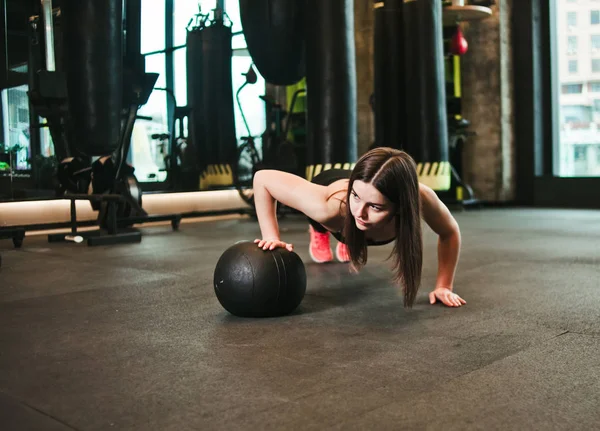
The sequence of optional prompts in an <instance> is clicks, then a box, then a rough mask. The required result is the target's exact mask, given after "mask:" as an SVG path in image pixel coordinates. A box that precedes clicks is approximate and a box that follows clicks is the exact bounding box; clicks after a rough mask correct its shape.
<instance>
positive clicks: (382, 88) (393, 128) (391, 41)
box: [374, 0, 407, 149]
mask: <svg viewBox="0 0 600 431" xmlns="http://www.w3.org/2000/svg"><path fill="white" fill-rule="evenodd" d="M403 3H404V1H403V0H385V1H383V2H382V1H379V0H378V1H376V3H375V31H374V33H375V36H374V39H375V40H374V59H375V64H374V66H375V67H374V73H375V79H374V87H375V144H376V146H379V147H392V148H397V149H400V148H402V145H403V143H404V140H405V139H404V136H403V133H404V131H405V130H406V127H407V124H406V121H405V118H406V115H405V113H404V103H405V97H404V33H403V30H402V29H403V27H404V23H403V21H402V5H403Z"/></svg>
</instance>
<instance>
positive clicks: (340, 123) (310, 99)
mask: <svg viewBox="0 0 600 431" xmlns="http://www.w3.org/2000/svg"><path fill="white" fill-rule="evenodd" d="M307 10H310V11H311V16H310V17H307V20H306V97H307V117H306V122H307V126H306V127H307V165H308V166H307V170H306V176H307V179H309V180H310V179H312V177H314V176H316V175H317V174H319V172H321V171H322V170H326V169H330V168H345V169H349V168H351V167H352V166H353V165H354V163H355V161H356V145H357V143H356V140H357V136H356V135H357V131H356V64H355V63H356V59H355V48H354V2H353V1H351V0H326V1H324V0H307Z"/></svg>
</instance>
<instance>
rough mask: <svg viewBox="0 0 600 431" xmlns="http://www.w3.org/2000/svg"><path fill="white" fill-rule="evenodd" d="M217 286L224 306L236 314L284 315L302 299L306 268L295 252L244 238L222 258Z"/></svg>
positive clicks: (219, 262) (249, 315)
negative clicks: (266, 247)
mask: <svg viewBox="0 0 600 431" xmlns="http://www.w3.org/2000/svg"><path fill="white" fill-rule="evenodd" d="M214 288H215V294H216V296H217V299H218V300H219V302H220V303H221V305H222V306H223V308H225V310H227V311H229V312H230V313H231V314H233V315H235V316H240V317H276V316H283V315H286V314H289V313H291V312H292V311H294V310H295V309H296V308H297V307H298V305H300V303H301V302H302V299H303V298H304V294H305V293H306V270H305V268H304V264H303V263H302V259H300V257H299V256H298V255H297V254H296V253H294V252H290V251H288V250H286V249H284V248H276V249H275V250H263V249H261V248H259V247H258V245H257V244H254V243H253V242H251V241H241V242H238V243H235V244H234V245H232V246H231V247H229V248H228V249H227V250H225V252H224V253H223V254H222V255H221V257H220V258H219V261H218V262H217V266H216V268H215V273H214Z"/></svg>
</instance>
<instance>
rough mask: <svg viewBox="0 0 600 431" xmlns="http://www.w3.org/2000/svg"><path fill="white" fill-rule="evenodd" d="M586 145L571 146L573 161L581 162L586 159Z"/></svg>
mask: <svg viewBox="0 0 600 431" xmlns="http://www.w3.org/2000/svg"><path fill="white" fill-rule="evenodd" d="M587 149H588V147H587V145H573V160H574V161H576V162H582V161H585V160H586V159H587Z"/></svg>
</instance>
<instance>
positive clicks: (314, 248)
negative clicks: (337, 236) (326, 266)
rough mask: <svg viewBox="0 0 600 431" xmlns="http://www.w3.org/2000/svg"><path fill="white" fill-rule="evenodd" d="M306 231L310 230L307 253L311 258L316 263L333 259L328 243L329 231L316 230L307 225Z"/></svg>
mask: <svg viewBox="0 0 600 431" xmlns="http://www.w3.org/2000/svg"><path fill="white" fill-rule="evenodd" d="M308 231H309V232H310V245H309V246H308V253H309V254H310V257H311V259H312V260H314V261H315V262H317V263H325V262H330V261H331V260H333V253H331V246H330V245H329V233H321V232H317V231H316V230H314V228H313V227H312V226H309V228H308Z"/></svg>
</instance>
